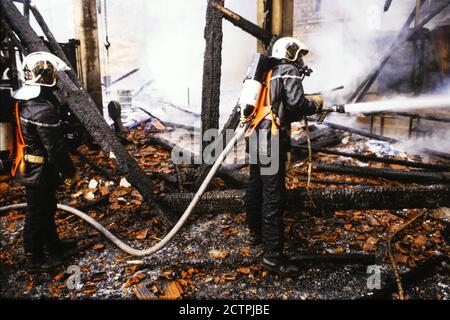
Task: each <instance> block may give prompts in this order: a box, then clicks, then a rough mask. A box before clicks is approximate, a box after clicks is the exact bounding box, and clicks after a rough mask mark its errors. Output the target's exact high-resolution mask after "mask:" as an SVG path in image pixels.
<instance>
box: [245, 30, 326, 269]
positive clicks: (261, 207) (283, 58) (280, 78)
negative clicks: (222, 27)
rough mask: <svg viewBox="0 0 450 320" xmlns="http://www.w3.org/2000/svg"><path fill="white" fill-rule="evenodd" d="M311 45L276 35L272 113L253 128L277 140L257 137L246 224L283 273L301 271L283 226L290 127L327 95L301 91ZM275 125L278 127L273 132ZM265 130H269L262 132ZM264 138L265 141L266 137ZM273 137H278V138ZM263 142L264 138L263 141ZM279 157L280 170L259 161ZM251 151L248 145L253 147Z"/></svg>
mask: <svg viewBox="0 0 450 320" xmlns="http://www.w3.org/2000/svg"><path fill="white" fill-rule="evenodd" d="M308 53H309V51H308V50H307V49H306V47H305V46H304V45H303V43H301V42H300V41H298V40H296V39H294V38H282V39H280V40H278V41H277V42H276V43H275V44H274V47H273V49H272V59H271V60H272V62H271V63H272V69H271V72H270V73H269V78H268V79H267V82H270V85H269V88H270V89H269V91H270V92H269V93H268V97H269V98H268V100H270V101H269V102H267V104H269V103H270V105H271V110H272V112H271V113H272V114H271V115H270V116H268V117H267V118H266V119H264V120H263V121H262V122H261V123H260V124H259V125H258V127H257V130H255V132H258V131H260V132H261V130H258V129H267V130H266V131H265V132H267V133H268V135H269V136H270V135H274V134H276V135H277V136H278V137H277V138H278V139H277V140H276V141H278V144H279V146H273V145H272V144H273V142H272V139H271V138H272V137H266V138H267V139H261V137H259V138H258V143H257V146H256V149H257V150H256V154H257V155H258V159H257V161H255V162H252V164H251V167H250V182H249V185H248V189H247V193H246V198H245V203H246V212H247V224H248V226H249V229H250V234H251V242H252V243H253V244H262V245H263V248H264V254H263V257H262V262H261V264H262V266H263V267H264V268H266V269H269V270H272V271H276V272H278V273H279V274H281V275H283V276H297V275H298V274H299V268H298V267H297V266H295V265H294V264H292V263H291V262H290V259H289V258H288V257H286V256H284V255H283V248H284V237H283V234H284V226H283V214H284V209H285V208H284V205H285V202H286V198H285V195H286V186H285V175H286V162H287V161H288V157H289V156H288V153H289V150H290V133H289V132H290V128H291V124H292V123H293V122H298V121H300V120H301V119H302V118H303V117H305V116H310V115H314V114H317V113H321V111H322V108H323V104H324V101H323V99H322V98H321V97H308V98H307V97H305V94H304V91H303V85H302V80H303V78H304V76H303V75H302V71H301V70H302V68H303V67H304V62H303V57H304V56H305V55H306V54H308ZM274 125H275V126H276V127H277V130H276V133H274V132H273V127H274ZM264 134H266V133H264ZM263 141H265V142H263ZM274 141H275V140H274ZM262 144H265V145H264V146H263V145H262ZM275 148H279V149H278V151H279V153H277V155H276V157H278V158H277V160H278V161H279V167H278V170H276V171H275V172H274V173H273V172H272V173H270V172H269V173H264V171H265V169H267V168H268V166H269V165H271V164H269V165H268V164H266V163H265V162H264V163H262V161H260V156H261V153H264V154H263V156H265V157H266V156H270V155H271V154H272V155H274V154H275V153H273V152H271V151H274V149H275ZM251 152H252V151H250V153H251Z"/></svg>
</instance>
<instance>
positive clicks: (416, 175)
mask: <svg viewBox="0 0 450 320" xmlns="http://www.w3.org/2000/svg"><path fill="white" fill-rule="evenodd" d="M314 170H316V171H317V172H327V173H329V172H332V173H338V174H348V175H353V176H358V177H365V178H382V179H388V180H394V181H402V182H411V183H424V184H433V183H434V184H440V183H447V182H450V175H449V174H448V173H447V174H446V173H438V172H425V171H403V170H394V169H374V168H364V167H354V166H342V165H339V166H338V165H325V164H320V165H316V166H314Z"/></svg>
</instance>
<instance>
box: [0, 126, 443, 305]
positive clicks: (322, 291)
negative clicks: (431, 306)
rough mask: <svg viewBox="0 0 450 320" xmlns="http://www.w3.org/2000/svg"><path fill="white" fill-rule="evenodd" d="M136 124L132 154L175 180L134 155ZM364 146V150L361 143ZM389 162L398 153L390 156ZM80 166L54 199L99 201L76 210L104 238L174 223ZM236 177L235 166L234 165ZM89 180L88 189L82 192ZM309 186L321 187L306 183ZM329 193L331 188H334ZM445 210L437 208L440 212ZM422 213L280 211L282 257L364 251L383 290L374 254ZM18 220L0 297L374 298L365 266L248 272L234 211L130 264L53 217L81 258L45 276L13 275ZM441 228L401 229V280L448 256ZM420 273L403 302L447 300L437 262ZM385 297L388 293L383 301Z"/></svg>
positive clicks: (163, 186)
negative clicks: (294, 273) (95, 223)
mask: <svg viewBox="0 0 450 320" xmlns="http://www.w3.org/2000/svg"><path fill="white" fill-rule="evenodd" d="M141 129H142V128H140V129H138V130H134V131H133V132H132V133H131V134H130V135H129V139H130V140H131V142H132V143H131V144H130V145H129V146H128V148H129V151H130V152H131V154H132V155H133V156H134V157H135V158H136V159H137V160H138V161H139V163H140V164H141V165H142V167H144V168H146V171H147V173H149V174H150V173H154V172H160V173H164V174H167V175H175V174H176V170H175V168H174V167H173V165H172V164H171V162H170V159H169V153H168V152H166V151H163V150H162V149H160V148H158V147H154V146H141V147H138V145H139V144H138V142H139V141H142V139H143V138H145V136H146V135H147V134H146V133H145V132H144V131H143V130H141ZM367 144H368V141H367V140H364V139H357V138H354V139H353V140H352V139H347V141H346V142H345V144H344V145H341V147H351V146H353V147H354V148H360V147H361V146H364V145H367ZM369 145H370V144H369ZM81 151H82V152H83V153H85V154H86V155H87V156H88V157H89V158H90V159H91V160H93V161H95V162H96V163H98V164H100V165H101V166H103V167H107V168H109V169H110V170H112V171H114V170H115V166H114V164H113V163H112V162H111V161H110V160H109V159H107V158H105V157H104V156H103V155H102V154H101V153H99V152H96V151H89V150H88V149H87V148H86V147H82V150H81ZM397 156H399V155H398V154H397ZM74 161H75V162H76V164H77V167H78V168H79V172H78V174H77V178H76V179H75V180H74V183H73V184H72V185H66V186H63V187H62V188H61V189H60V191H59V196H58V198H59V199H60V200H61V202H64V203H68V204H70V205H72V206H82V205H85V204H86V203H90V201H93V200H98V199H100V198H102V197H107V198H106V199H107V200H106V201H105V202H102V203H100V204H98V205H97V206H93V207H90V208H89V209H87V210H86V211H87V212H88V213H89V215H91V216H92V217H94V218H95V219H98V220H99V222H101V223H102V224H103V225H104V226H106V227H107V228H108V229H109V230H110V231H111V232H112V233H114V234H115V235H117V236H118V237H119V238H120V239H122V240H124V241H125V242H127V243H128V244H130V245H133V246H135V247H137V248H147V247H150V246H151V245H153V244H155V243H156V242H157V241H158V239H160V238H162V237H163V236H164V235H165V234H166V233H167V232H168V231H169V227H170V226H172V225H173V224H174V218H173V217H171V216H170V215H167V216H165V217H161V216H156V215H154V214H153V213H152V210H151V208H149V207H148V206H147V205H146V204H144V203H143V200H142V197H141V196H140V195H139V194H138V193H137V192H136V191H135V190H134V189H133V188H130V187H128V186H127V185H126V184H122V185H121V184H120V182H119V181H120V178H119V179H118V181H115V182H114V185H112V184H110V183H109V182H108V181H107V179H105V178H104V177H102V176H100V175H99V174H98V173H96V172H95V171H94V170H92V168H91V167H90V166H89V165H87V164H85V163H82V162H81V161H80V159H78V158H77V157H74ZM315 161H322V162H327V163H329V162H342V161H346V162H352V163H353V164H355V163H356V162H357V161H356V162H355V161H354V160H350V159H347V158H344V159H343V158H340V157H334V156H333V157H331V156H324V155H316V157H315ZM300 162H301V161H300V160H299V162H298V163H297V166H294V168H293V169H291V170H290V172H289V174H288V183H287V185H288V187H289V188H298V187H302V186H303V187H304V186H305V182H303V180H302V179H300V180H299V179H298V176H299V175H300V174H301V173H302V172H303V173H304V171H305V168H304V167H302V166H300V165H299V164H300ZM244 170H245V169H244ZM192 171H193V169H192V168H183V169H182V176H183V180H184V181H185V182H186V185H185V187H186V189H188V187H189V177H190V176H191V175H192ZM314 178H316V179H324V178H326V179H335V180H341V181H344V182H345V181H348V182H349V183H350V182H355V181H360V182H362V183H368V184H373V185H395V184H396V183H394V182H390V181H386V180H373V179H362V178H357V177H351V176H339V175H329V174H327V175H325V174H319V173H314ZM92 180H95V181H96V182H97V183H98V185H96V186H95V188H89V187H92V186H93V184H91V185H90V183H91V182H92ZM155 185H156V187H157V189H156V190H157V191H155V194H164V193H167V192H171V191H173V192H177V190H176V187H174V186H170V185H168V184H167V182H165V181H163V180H159V179H158V178H156V179H155ZM313 187H314V188H320V187H324V186H321V185H313ZM334 187H340V186H334ZM225 189H226V186H225V183H224V181H222V180H221V179H215V181H214V183H213V186H212V190H225ZM23 201H24V190H23V188H22V187H20V186H18V185H15V184H13V183H6V182H2V197H1V199H0V205H1V206H3V205H6V204H11V203H21V202H23ZM443 210H445V209H443ZM421 213H422V210H404V211H401V212H390V211H388V210H385V211H347V212H336V214H335V215H330V216H326V217H314V216H312V215H310V214H309V213H299V212H295V213H288V214H287V215H286V218H285V225H286V233H285V234H286V240H287V244H286V246H287V251H288V252H289V253H290V254H291V255H293V256H295V255H305V254H309V255H311V254H317V255H325V254H341V255H343V254H350V253H360V254H367V255H369V254H371V255H375V257H376V259H377V264H378V265H379V266H380V271H381V280H382V288H385V287H387V286H388V285H389V284H391V283H392V280H393V275H392V274H393V273H392V268H391V264H390V262H389V260H388V259H387V258H386V257H385V252H384V250H382V249H383V248H384V247H385V246H383V245H384V244H386V242H387V240H388V238H389V236H390V234H391V233H392V232H393V231H394V230H397V229H398V228H399V227H400V226H402V225H403V224H405V223H407V222H408V221H409V220H410V219H411V218H412V217H414V216H415V215H418V214H421ZM23 220H24V213H23V212H10V213H9V214H8V215H6V216H3V217H1V218H0V230H2V233H1V236H0V241H2V244H3V246H2V248H1V249H0V297H1V298H6V299H16V298H19V299H36V298H51V299H155V300H156V299H296V300H316V299H319V300H320V299H361V298H371V297H374V296H375V297H376V296H377V294H378V293H379V291H377V290H370V289H369V288H368V285H367V283H368V279H369V277H370V276H371V274H369V273H368V265H367V263H354V262H352V263H350V264H345V263H344V264H337V263H328V264H327V263H317V262H312V263H305V264H304V265H303V270H304V271H303V273H302V275H301V276H300V277H299V278H295V279H291V278H280V277H279V276H278V275H275V274H273V273H270V272H267V271H264V270H262V269H261V267H260V266H259V264H258V259H259V256H260V254H261V248H259V247H253V246H252V245H250V244H249V242H248V231H247V229H246V226H245V215H244V213H240V214H231V213H224V214H209V213H207V212H204V213H201V214H197V215H195V216H193V217H192V218H191V219H190V221H189V223H188V224H187V225H186V226H185V227H184V228H183V230H182V232H181V233H180V234H179V235H178V236H177V237H176V238H175V239H174V241H172V242H171V243H170V245H169V246H168V247H167V248H166V249H164V250H163V251H161V252H160V253H158V254H156V255H154V256H151V257H147V258H145V259H139V258H136V257H130V256H127V254H125V253H123V252H122V251H120V250H119V249H117V248H116V247H115V246H114V245H112V244H111V243H109V242H108V241H107V240H106V239H104V238H103V237H102V236H101V235H99V233H98V232H97V231H95V230H94V229H92V228H91V227H90V226H88V225H87V224H86V223H84V222H82V221H80V220H79V219H78V218H76V217H73V216H71V215H67V214H64V213H58V215H57V220H58V226H59V232H60V235H61V237H62V238H76V239H79V240H80V246H81V247H82V250H81V251H80V252H79V254H78V255H76V256H74V257H73V258H71V259H70V260H68V261H67V262H66V264H65V266H64V267H62V268H60V269H58V270H56V271H55V272H54V273H52V274H44V275H38V276H31V275H28V274H27V273H26V272H25V271H24V263H25V257H24V254H23V249H22V239H21V237H22V229H23ZM444 233H445V225H444V224H443V223H442V221H439V220H436V219H434V218H433V217H432V215H429V214H427V215H425V216H424V218H423V219H421V220H420V222H419V223H418V224H415V225H414V226H412V227H410V228H408V230H405V232H404V233H403V234H402V236H401V238H400V240H399V241H398V242H397V243H396V246H395V252H394V255H395V258H396V260H397V263H398V264H399V269H400V272H401V273H402V274H405V275H406V274H408V272H409V271H411V270H414V268H416V267H417V266H419V265H420V264H421V263H422V262H424V261H427V260H428V259H429V258H431V257H435V256H442V255H443V256H447V257H448V256H449V252H450V251H449V247H448V243H447V242H446V241H445V236H444ZM69 266H76V267H77V268H79V270H80V276H81V279H80V280H81V283H80V284H81V287H79V288H77V289H75V290H70V289H68V286H67V282H68V280H69V283H70V280H71V278H70V274H68V273H67V268H68V267H69ZM432 269H433V270H427V272H425V273H424V274H423V275H422V276H419V277H417V281H406V282H405V283H404V286H405V290H406V293H407V295H408V296H409V297H410V298H412V299H438V300H448V299H449V298H450V287H449V284H450V274H449V269H448V265H445V264H440V265H438V266H437V267H433V268H432ZM383 298H386V299H391V298H393V299H396V298H398V297H397V295H396V290H395V289H394V290H391V291H389V292H387V293H386V295H384V296H383Z"/></svg>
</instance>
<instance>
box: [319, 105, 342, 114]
mask: <svg viewBox="0 0 450 320" xmlns="http://www.w3.org/2000/svg"><path fill="white" fill-rule="evenodd" d="M323 112H326V113H346V110H345V105H344V104H342V105H337V106H331V107H324V108H323Z"/></svg>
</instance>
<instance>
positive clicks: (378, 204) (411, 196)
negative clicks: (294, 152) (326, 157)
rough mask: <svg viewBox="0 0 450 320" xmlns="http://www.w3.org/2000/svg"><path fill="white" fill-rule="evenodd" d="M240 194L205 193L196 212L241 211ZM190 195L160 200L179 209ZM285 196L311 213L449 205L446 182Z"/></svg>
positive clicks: (295, 192) (294, 192)
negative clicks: (433, 184) (430, 184)
mask: <svg viewBox="0 0 450 320" xmlns="http://www.w3.org/2000/svg"><path fill="white" fill-rule="evenodd" d="M244 195H245V191H243V190H232V191H223V192H210V193H206V194H205V196H204V197H203V199H202V200H201V201H200V203H199V205H198V207H197V209H196V212H197V213H206V212H208V213H211V212H213V213H223V212H231V213H241V212H243V211H244ZM193 197H194V194H190V193H184V194H168V195H164V196H162V197H161V198H160V200H161V202H162V203H164V204H165V205H166V206H168V207H170V208H172V209H173V210H175V211H177V212H183V211H184V210H185V208H186V207H187V206H188V205H189V203H190V202H191V200H192V199H193ZM287 199H288V201H287V204H288V209H289V210H290V211H293V212H302V211H310V212H311V213H313V214H320V213H321V212H330V211H345V210H385V209H393V210H396V209H398V210H401V209H418V208H430V209H435V208H440V207H445V206H449V205H450V186H448V185H435V186H423V187H402V188H391V187H361V188H352V189H346V188H328V189H318V190H306V189H298V190H291V191H288V195H287Z"/></svg>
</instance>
